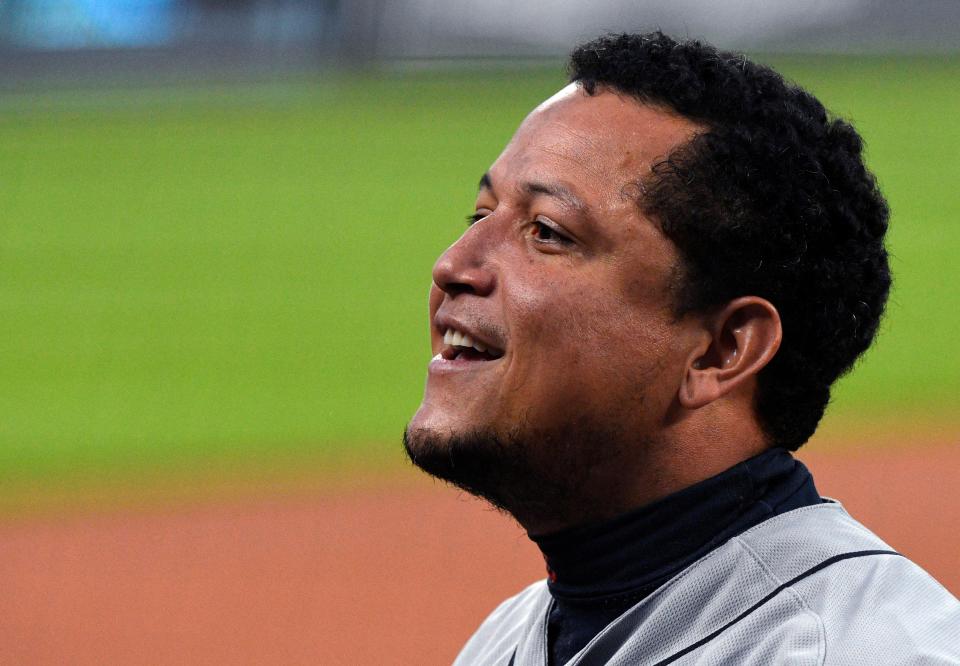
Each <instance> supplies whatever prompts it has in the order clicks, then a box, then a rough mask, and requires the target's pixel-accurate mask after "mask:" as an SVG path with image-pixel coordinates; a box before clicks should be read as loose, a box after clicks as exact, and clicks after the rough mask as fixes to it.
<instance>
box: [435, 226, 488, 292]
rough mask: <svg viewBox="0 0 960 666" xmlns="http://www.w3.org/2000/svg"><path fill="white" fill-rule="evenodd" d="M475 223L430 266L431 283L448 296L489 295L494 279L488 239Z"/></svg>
mask: <svg viewBox="0 0 960 666" xmlns="http://www.w3.org/2000/svg"><path fill="white" fill-rule="evenodd" d="M481 224H483V223H480V222H478V223H476V224H475V225H473V226H471V227H470V228H469V229H467V230H466V231H465V232H464V234H463V235H462V236H461V237H460V238H459V239H458V240H457V242H455V243H454V244H453V245H451V246H450V247H448V248H447V249H446V251H444V253H443V254H441V255H440V258H439V259H437V262H436V263H435V264H434V265H433V282H434V284H436V285H437V287H439V288H440V289H441V290H442V291H444V292H446V293H447V294H449V295H450V296H457V295H458V294H474V295H476V296H487V295H489V294H490V293H491V292H492V291H493V288H494V285H495V284H496V277H495V275H494V272H493V270H492V267H491V266H490V261H489V256H488V255H489V251H490V248H489V239H486V238H485V237H484V234H483V233H482V229H481V228H480V225H481Z"/></svg>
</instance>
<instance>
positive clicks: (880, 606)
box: [738, 503, 960, 664]
mask: <svg viewBox="0 0 960 666" xmlns="http://www.w3.org/2000/svg"><path fill="white" fill-rule="evenodd" d="M768 523H769V524H767V523H761V525H759V526H757V527H756V528H754V529H752V530H749V531H748V532H745V533H744V534H742V535H741V536H740V537H738V540H739V541H740V542H741V543H742V545H743V546H744V549H745V550H746V552H747V553H749V555H750V556H751V557H752V558H754V559H755V560H756V563H757V566H759V567H761V568H763V569H764V570H765V571H766V572H767V573H768V574H769V575H770V576H771V578H772V579H774V580H775V581H776V582H777V583H778V584H779V585H784V586H786V587H788V588H789V590H785V591H788V592H789V593H790V594H792V595H794V596H795V598H796V599H797V602H798V603H799V604H800V607H802V608H803V609H804V611H805V612H807V613H810V614H812V616H814V617H815V618H816V621H817V623H818V624H819V629H820V633H821V641H822V650H823V653H822V663H824V664H856V663H864V664H879V663H883V664H900V663H930V664H960V601H958V600H957V599H956V597H954V596H953V595H952V594H951V593H950V592H949V591H947V590H946V589H945V588H944V587H943V586H942V585H941V584H940V583H939V582H937V581H936V580H935V579H934V578H933V577H932V576H930V574H928V573H927V572H926V571H924V570H923V569H922V568H921V567H919V566H918V565H917V564H915V563H914V562H912V561H910V560H909V559H907V558H906V557H904V556H902V555H900V554H898V553H896V551H895V550H894V549H893V548H891V547H890V546H889V545H888V544H886V543H885V542H884V541H883V540H882V539H880V538H879V537H878V536H877V535H875V534H874V533H873V532H871V531H870V530H869V529H867V528H866V527H864V526H863V525H861V524H860V523H859V522H857V521H856V520H855V519H853V518H852V517H851V516H850V515H849V514H848V513H847V512H846V511H844V510H843V507H842V506H841V505H840V504H838V503H831V504H825V505H821V506H819V507H808V508H805V509H798V510H796V511H792V512H789V513H786V514H783V515H782V516H778V517H777V518H774V519H771V520H770V521H768ZM818 567H820V568H818Z"/></svg>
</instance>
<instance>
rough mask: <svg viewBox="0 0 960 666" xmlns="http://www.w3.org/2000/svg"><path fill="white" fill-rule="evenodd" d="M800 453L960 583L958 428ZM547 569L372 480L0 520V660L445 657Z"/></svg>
mask: <svg viewBox="0 0 960 666" xmlns="http://www.w3.org/2000/svg"><path fill="white" fill-rule="evenodd" d="M951 444H952V443H950V442H944V443H943V444H941V445H937V446H933V447H930V448H924V449H923V450H919V451H900V450H881V451H879V452H870V453H869V455H868V454H867V453H866V452H865V450H863V449H860V450H857V449H851V448H848V449H845V450H844V452H841V453H832V454H825V453H818V452H816V451H812V452H811V453H809V454H806V455H804V456H801V457H802V458H804V460H806V461H807V462H808V463H809V464H810V466H811V468H812V469H813V470H814V473H815V475H816V478H817V481H818V486H819V488H820V491H821V493H822V494H825V495H829V496H833V497H836V498H838V499H840V500H841V501H843V502H844V504H845V505H846V506H847V508H848V509H849V510H850V511H851V513H853V514H854V515H855V516H856V517H857V518H859V519H860V520H861V522H864V523H865V524H866V525H868V526H869V527H871V528H872V529H874V530H875V531H876V532H878V533H879V534H880V536H882V537H883V538H885V539H886V540H887V541H888V542H889V543H890V544H891V545H893V546H894V547H896V548H898V549H900V550H901V551H902V552H904V553H905V554H907V555H909V556H910V557H912V558H913V559H914V560H915V561H917V562H918V563H920V564H921V565H923V566H924V567H925V568H927V569H928V570H929V571H930V572H931V573H933V574H934V575H936V576H937V577H938V578H939V579H940V580H941V581H942V582H943V583H944V584H945V585H946V586H947V588H948V589H950V590H951V591H952V592H953V593H954V594H957V593H960V495H958V494H957V492H956V487H957V480H958V479H960V442H957V443H953V444H955V445H951ZM542 573H543V567H542V562H541V560H540V557H539V554H538V553H537V551H536V550H535V548H534V547H533V546H532V545H531V544H530V543H529V542H528V541H527V540H526V538H525V537H524V535H523V533H522V532H521V531H520V530H519V528H517V527H516V526H515V525H513V524H512V523H511V522H510V521H509V520H508V519H506V518H504V517H503V516H500V515H498V514H496V513H494V512H492V511H490V510H488V509H486V508H485V507H484V506H483V505H481V504H480V503H478V502H476V501H474V500H471V499H468V498H465V497H463V496H462V495H458V494H457V493H455V492H453V491H450V490H448V489H446V488H443V487H442V486H440V485H439V484H434V483H432V482H429V481H425V480H422V479H420V478H419V477H417V476H414V475H413V474H411V473H405V474H400V475H399V476H398V477H397V478H396V479H393V480H391V481H390V482H389V483H387V484H381V485H380V487H379V488H378V489H377V490H368V491H365V492H362V493H360V492H353V493H340V494H331V493H320V494H318V495H302V496H299V497H288V498H286V499H282V500H273V501H268V500H262V499H260V500H256V501H253V500H247V501H245V502H244V501H233V502H226V501H219V502H216V503H212V504H208V505H205V506H194V507H181V508H178V509H176V510H173V509H169V510H166V511H160V510H152V511H146V512H145V511H127V512H124V513H114V514H109V513H100V514H98V515H87V516H82V515H76V516H73V517H70V518H66V517H61V518H50V517H48V518H36V519H31V520H30V521H19V522H9V523H7V524H0V590H2V594H0V663H2V664H65V663H70V664H121V663H122V664H228V663H229V664H300V663H303V664H307V663H310V664H443V663H449V662H450V661H451V659H452V657H453V656H454V655H455V654H456V652H457V650H458V648H459V647H460V646H461V644H462V643H463V641H464V639H465V638H466V637H467V636H468V635H469V634H470V632H471V630H472V629H473V628H474V627H475V626H476V624H477V623H478V622H479V620H480V619H481V618H482V617H483V616H484V615H485V614H486V613H487V612H489V611H490V609H491V608H492V607H493V606H494V605H495V604H496V603H497V602H498V601H499V600H501V599H502V598H504V597H505V596H506V595H508V594H510V593H513V592H515V591H517V590H519V589H520V588H521V587H523V586H524V585H526V584H527V583H529V582H531V581H533V580H536V579H537V578H539V577H540V576H541V575H542Z"/></svg>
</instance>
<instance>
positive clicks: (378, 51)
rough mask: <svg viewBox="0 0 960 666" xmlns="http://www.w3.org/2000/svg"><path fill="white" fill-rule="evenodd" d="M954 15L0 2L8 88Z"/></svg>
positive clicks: (750, 35) (881, 37) (564, 4)
mask: <svg viewBox="0 0 960 666" xmlns="http://www.w3.org/2000/svg"><path fill="white" fill-rule="evenodd" d="M958 24H960V6H958V5H957V3H955V2H951V1H950V0H917V1H916V2H902V1H899V0H833V1H827V0H808V1H807V2H792V1H790V0H769V1H767V2H760V1H758V0H728V1H726V2H706V1H703V0H677V1H676V2H669V3H667V2H658V1H655V0H635V1H627V0H597V1H595V2H590V3H581V2H568V1H565V0H551V1H541V2H528V3H523V2H512V1H510V0H490V1H489V2H484V3H478V2H469V1H466V0H454V1H450V2H439V1H436V0H398V1H396V2H387V1H386V0H353V1H350V0H7V1H6V2H4V3H3V4H2V5H0V74H2V75H3V84H4V85H5V86H6V87H9V86H10V85H12V84H15V83H17V82H19V81H23V80H25V79H32V78H34V77H44V78H45V79H46V80H48V81H49V80H55V79H61V80H62V79H64V78H70V77H75V76H92V75H96V74H98V73H99V74H109V75H111V76H114V77H116V76H118V75H129V74H131V73H136V74H138V75H140V76H145V77H155V76H160V75H164V74H169V73H170V72H173V71H177V70H180V73H181V74H182V75H184V74H189V75H192V76H196V75H197V74H202V73H213V72H217V73H220V74H225V73H229V74H230V75H232V76H236V75H238V74H242V73H248V74H249V73H261V74H262V73H263V72H265V71H273V72H276V71H280V72H290V71H303V70H309V69H313V68H316V67H321V66H329V65H331V64H333V65H340V66H354V67H355V66H369V65H371V64H374V63H380V64H382V63H388V62H393V61H397V60H399V61H409V60H412V59H436V58H448V59H458V58H459V59H463V58H497V59H505V58H538V57H539V58H543V57H554V58H555V57H559V56H562V55H563V54H565V53H566V52H567V51H568V50H569V48H570V45H571V44H574V43H577V42H578V41H582V40H584V39H587V38H589V37H591V36H593V35H595V34H598V33H600V32H603V31H610V30H634V29H641V28H642V29H651V28H654V27H659V28H661V29H663V30H664V31H665V32H668V33H671V34H675V35H681V36H693V37H705V38H707V39H709V40H710V41H712V42H713V43H715V44H717V45H719V46H722V47H728V48H736V49H740V50H750V51H759V52H777V53H784V52H805V53H810V52H826V53H877V52H884V53H891V52H896V53H929V52H950V51H954V50H956V49H957V47H958V45H960V30H957V29H956V26H957V25H958ZM186 68H189V72H185V71H183V70H184V69H186Z"/></svg>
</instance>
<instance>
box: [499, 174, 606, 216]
mask: <svg viewBox="0 0 960 666" xmlns="http://www.w3.org/2000/svg"><path fill="white" fill-rule="evenodd" d="M520 188H521V189H522V190H523V191H524V192H526V193H527V194H545V195H547V196H548V197H552V198H554V199H559V200H560V201H562V202H563V203H565V204H567V205H568V206H570V207H572V208H576V209H577V210H578V211H580V212H586V211H587V210H588V208H587V205H586V204H585V203H583V201H581V200H580V198H579V197H577V195H575V194H574V193H573V192H571V191H570V189H569V188H567V187H566V186H564V185H561V184H560V183H544V182H541V181H527V182H524V183H521V184H520ZM480 189H481V190H484V189H485V190H491V191H492V190H493V180H492V179H491V178H490V172H487V173H485V174H483V176H481V177H480Z"/></svg>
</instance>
